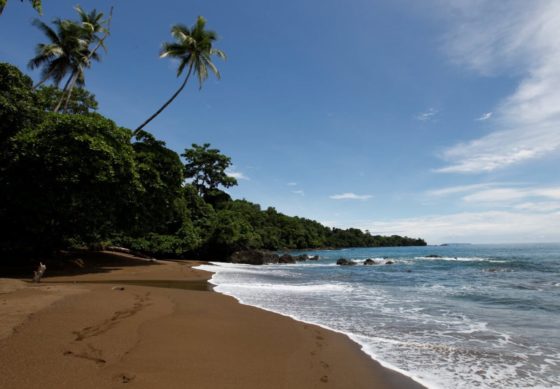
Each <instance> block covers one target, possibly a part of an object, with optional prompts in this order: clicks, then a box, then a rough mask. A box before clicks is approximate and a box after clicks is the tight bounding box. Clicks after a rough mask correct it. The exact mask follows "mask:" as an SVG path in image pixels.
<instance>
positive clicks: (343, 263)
mask: <svg viewBox="0 0 560 389" xmlns="http://www.w3.org/2000/svg"><path fill="white" fill-rule="evenodd" d="M336 264H337V265H340V266H353V265H355V264H356V262H354V261H351V260H349V259H346V258H340V259H339V260H338V261H336Z"/></svg>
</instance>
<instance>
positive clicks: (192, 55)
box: [132, 16, 226, 136]
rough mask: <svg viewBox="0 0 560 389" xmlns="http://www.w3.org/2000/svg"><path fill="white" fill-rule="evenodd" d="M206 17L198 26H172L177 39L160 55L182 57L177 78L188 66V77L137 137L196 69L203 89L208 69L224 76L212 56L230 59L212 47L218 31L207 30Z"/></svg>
mask: <svg viewBox="0 0 560 389" xmlns="http://www.w3.org/2000/svg"><path fill="white" fill-rule="evenodd" d="M205 26H206V20H205V19H204V18H203V17H202V16H199V17H198V19H197V20H196V23H195V25H194V26H193V27H192V28H191V29H189V28H188V27H187V26H185V25H183V24H177V25H175V26H173V27H172V28H171V35H172V36H173V38H175V42H171V43H170V42H166V43H164V44H163V48H162V50H161V53H160V58H165V57H170V58H175V59H178V60H179V67H178V68H177V77H179V76H180V75H181V74H182V73H183V71H184V70H185V68H188V70H187V74H186V76H185V79H184V81H183V83H182V84H181V86H180V87H179V89H178V90H177V91H176V92H175V93H174V94H173V96H171V98H170V99H169V100H167V102H166V103H165V104H163V106H162V107H161V108H160V109H158V110H157V111H156V113H154V114H153V115H152V116H150V117H149V118H148V120H146V121H145V122H144V123H142V124H141V125H140V126H139V127H138V128H137V129H136V130H134V132H133V133H132V135H133V136H136V135H137V134H138V133H139V132H140V131H141V130H142V128H144V127H145V126H146V125H147V124H148V123H149V122H151V121H152V120H153V119H154V118H155V117H156V116H158V115H159V114H160V113H161V112H162V111H163V110H164V109H165V108H167V106H168V105H169V104H171V103H172V102H173V100H175V98H176V97H177V96H178V95H179V93H181V91H182V90H183V89H184V88H185V85H187V82H188V81H189V77H190V76H191V73H192V72H193V71H194V72H195V73H196V74H197V75H198V81H199V85H200V88H202V84H203V83H204V81H205V80H206V79H207V78H208V68H210V70H211V71H212V72H213V73H214V74H215V75H216V77H218V78H220V72H219V71H218V68H216V65H214V64H213V63H212V59H211V56H213V55H216V56H218V57H220V58H222V59H225V58H226V55H225V54H224V52H223V51H221V50H218V49H215V48H213V47H212V43H213V42H214V41H215V40H216V39H217V35H216V33H215V32H214V31H209V30H205V29H204V28H205Z"/></svg>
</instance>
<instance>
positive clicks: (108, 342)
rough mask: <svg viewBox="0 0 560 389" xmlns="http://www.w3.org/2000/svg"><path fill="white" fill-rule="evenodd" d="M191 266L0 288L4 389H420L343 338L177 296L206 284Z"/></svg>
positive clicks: (217, 299)
mask: <svg viewBox="0 0 560 389" xmlns="http://www.w3.org/2000/svg"><path fill="white" fill-rule="evenodd" d="M111 255H112V256H115V255H114V254H111ZM118 257H120V258H121V259H122V260H124V261H127V262H130V261H135V260H134V259H133V258H132V257H130V256H122V255H120V256H118ZM200 264H202V263H201V262H197V261H174V262H165V261H157V262H155V263H146V262H145V261H143V262H142V263H134V265H132V266H131V265H130V264H126V265H122V264H121V265H120V266H119V265H117V266H105V267H104V268H103V269H102V270H98V271H96V272H84V273H83V274H73V275H60V276H56V277H55V276H51V277H49V276H48V273H47V278H45V279H44V282H43V283H41V284H40V285H32V284H25V283H22V282H21V281H19V282H18V281H14V280H12V281H4V280H0V309H3V310H4V311H6V310H7V312H11V313H13V312H15V311H16V310H15V309H13V308H14V307H15V308H17V311H19V312H20V317H19V321H18V320H16V319H14V320H12V321H9V320H6V317H7V316H6V315H3V316H2V319H1V320H0V323H1V329H4V330H6V329H11V330H10V331H7V332H6V331H4V332H3V333H5V334H6V333H7V335H6V336H4V337H1V336H0V348H2V350H3V353H2V355H0V377H2V381H3V385H2V387H6V388H16V387H17V388H36V387H53V385H54V387H76V385H79V386H80V387H82V388H84V389H86V388H90V387H91V388H94V387H95V388H100V387H116V386H120V385H121V384H127V387H133V388H150V387H170V388H174V387H185V384H190V385H189V386H191V387H198V388H221V387H228V388H261V387H267V388H313V387H317V388H346V387H352V388H398V389H401V388H422V386H421V385H420V384H418V383H416V382H415V381H413V380H412V379H410V378H409V377H407V376H405V375H402V374H399V373H398V372H395V371H393V370H390V369H388V368H386V367H383V366H382V365H381V364H380V363H378V362H377V361H375V360H373V359H371V358H370V356H369V355H367V354H366V353H365V352H364V351H363V350H361V346H360V345H358V344H357V343H355V342H354V341H353V340H351V339H350V338H349V337H348V336H347V335H345V334H341V333H338V332H335V331H332V330H330V329H325V328H323V327H320V326H316V325H310V324H306V323H304V322H301V321H297V320H295V319H293V318H289V317H287V316H283V315H280V314H277V313H271V312H270V311H266V310H263V309H260V308H255V307H252V306H248V305H244V304H242V303H240V302H238V301H237V300H236V299H235V298H233V297H230V296H226V295H223V294H221V293H218V292H208V291H200V290H192V289H189V288H177V285H178V283H181V282H182V283H183V284H185V283H188V282H191V281H197V282H195V283H199V282H200V281H206V282H208V280H209V279H210V278H211V276H212V274H213V273H209V272H205V271H201V270H196V269H193V267H194V266H197V265H200ZM47 272H48V270H47ZM85 281H89V282H85ZM92 281H93V282H92ZM166 281H167V283H168V284H173V285H168V286H167V287H161V285H159V286H155V285H154V282H160V283H161V282H163V283H165V282H166ZM119 282H121V283H120V284H119ZM142 282H144V285H138V284H142ZM150 282H151V283H152V284H151V285H148V284H150ZM6 284H11V286H9V287H8V288H4V289H2V288H1V287H2V286H4V285H6ZM113 285H114V286H113ZM41 299H42V300H44V301H42V300H41ZM45 299H46V300H45ZM40 300H41V301H40ZM10 332H11V333H10ZM0 333H2V332H0ZM61 383H63V384H61ZM154 385H155V386H154Z"/></svg>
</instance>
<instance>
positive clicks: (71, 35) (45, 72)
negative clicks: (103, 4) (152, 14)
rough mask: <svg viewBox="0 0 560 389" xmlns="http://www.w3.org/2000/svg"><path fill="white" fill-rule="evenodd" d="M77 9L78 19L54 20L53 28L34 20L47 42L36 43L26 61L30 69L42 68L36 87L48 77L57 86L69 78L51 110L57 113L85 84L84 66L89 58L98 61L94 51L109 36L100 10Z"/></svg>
mask: <svg viewBox="0 0 560 389" xmlns="http://www.w3.org/2000/svg"><path fill="white" fill-rule="evenodd" d="M76 11H77V12H78V15H79V16H80V20H79V21H78V22H75V21H72V20H61V19H55V20H54V22H53V24H54V27H55V28H54V29H53V28H51V27H50V26H48V25H47V24H46V23H44V22H42V21H40V20H35V21H34V22H33V24H34V25H35V26H36V27H38V28H39V29H40V30H41V31H42V32H43V33H44V34H45V35H46V37H47V38H48V39H49V41H50V42H49V43H46V44H45V43H40V44H38V45H37V48H36V55H35V57H34V58H32V59H31V61H29V67H30V68H31V69H34V68H37V67H42V72H41V81H40V82H39V83H38V84H37V85H35V87H38V86H40V85H42V84H43V83H45V82H46V81H47V80H49V79H51V80H52V81H53V83H54V85H55V86H58V85H59V84H60V82H61V81H62V80H63V79H64V78H65V77H68V78H67V80H66V83H65V85H64V88H63V89H62V90H63V94H62V96H61V99H60V101H59V102H58V104H57V105H56V107H55V108H54V112H58V111H59V109H60V108H61V106H62V104H63V103H64V104H65V106H67V105H68V103H69V101H70V98H71V95H72V90H73V89H74V87H76V86H79V87H81V86H84V85H85V75H84V72H85V69H86V68H89V67H91V62H92V60H95V61H99V60H100V57H99V54H98V53H97V50H98V49H99V47H103V48H104V47H105V46H104V40H105V39H106V38H107V36H108V35H109V29H108V28H106V27H105V25H106V24H108V23H109V22H108V21H106V20H103V13H101V12H97V11H96V10H93V11H92V12H90V13H87V12H85V11H84V10H83V9H82V8H81V7H79V6H78V7H76ZM111 13H112V9H111ZM109 20H110V19H109ZM99 34H104V35H103V36H100V35H99ZM92 44H95V47H94V48H93V49H92V48H90V46H91V45H92Z"/></svg>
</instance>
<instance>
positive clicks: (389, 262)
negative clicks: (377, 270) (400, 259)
mask: <svg viewBox="0 0 560 389" xmlns="http://www.w3.org/2000/svg"><path fill="white" fill-rule="evenodd" d="M394 263H395V262H393V261H386V262H385V265H392V264H394Z"/></svg>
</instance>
